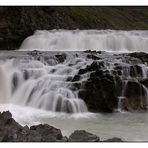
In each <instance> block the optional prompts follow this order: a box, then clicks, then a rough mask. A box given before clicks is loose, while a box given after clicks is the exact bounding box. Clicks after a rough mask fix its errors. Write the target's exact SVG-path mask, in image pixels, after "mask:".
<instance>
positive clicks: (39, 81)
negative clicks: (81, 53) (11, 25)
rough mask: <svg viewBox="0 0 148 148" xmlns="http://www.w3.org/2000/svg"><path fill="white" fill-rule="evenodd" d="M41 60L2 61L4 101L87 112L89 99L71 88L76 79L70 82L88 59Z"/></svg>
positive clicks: (0, 94) (0, 77)
mask: <svg viewBox="0 0 148 148" xmlns="http://www.w3.org/2000/svg"><path fill="white" fill-rule="evenodd" d="M53 57H54V56H53ZM49 59H50V58H49ZM41 61H42V60H41ZM41 61H40V60H39V61H37V60H35V59H33V57H31V58H22V59H18V58H16V59H12V60H4V61H1V63H0V104H7V103H8V104H9V103H11V104H15V105H19V106H30V107H34V108H38V109H43V110H49V111H53V112H67V113H81V112H87V107H86V105H85V102H84V101H83V100H81V99H80V98H78V94H77V92H76V91H73V90H71V89H70V87H71V85H72V82H69V81H67V79H68V77H73V76H74V75H75V74H76V73H77V72H78V70H79V69H78V68H77V67H85V64H86V63H85V62H86V61H85V60H84V59H80V58H73V59H70V58H69V59H66V60H65V62H64V63H58V62H57V60H56V59H53V60H52V62H51V63H50V62H49V63H43V62H41ZM53 61H54V62H53Z"/></svg>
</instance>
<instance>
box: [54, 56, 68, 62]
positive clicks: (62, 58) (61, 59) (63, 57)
mask: <svg viewBox="0 0 148 148" xmlns="http://www.w3.org/2000/svg"><path fill="white" fill-rule="evenodd" d="M55 57H56V59H57V61H58V62H59V63H63V62H64V61H65V59H66V54H61V55H55Z"/></svg>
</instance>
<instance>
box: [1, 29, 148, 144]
mask: <svg viewBox="0 0 148 148" xmlns="http://www.w3.org/2000/svg"><path fill="white" fill-rule="evenodd" d="M87 49H91V50H104V51H106V52H111V53H112V52H116V53H117V54H118V53H121V52H133V51H137V52H147V51H148V31H113V30H101V31H99V30H87V31H86V30H84V31H80V30H73V31H68V30H52V31H46V30H44V31H36V32H35V34H34V35H32V36H30V37H28V38H26V39H25V40H24V42H23V43H22V45H21V47H20V49H19V50H17V51H11V52H7V51H1V53H0V111H4V110H9V111H10V112H11V113H12V115H13V117H14V119H15V120H16V121H17V122H19V123H20V124H22V125H26V124H27V125H29V126H31V125H34V124H40V123H48V124H50V125H52V126H54V127H57V128H59V129H61V131H62V133H63V135H65V136H69V135H70V134H71V133H72V132H73V131H74V130H78V129H81V130H86V131H88V132H92V133H94V134H96V135H98V136H99V137H100V138H101V139H102V140H103V139H107V138H112V137H120V138H122V139H123V140H126V141H148V112H147V111H145V112H134V113H133V112H132V113H131V112H124V111H121V110H120V109H121V108H120V104H119V106H118V107H119V108H118V110H117V112H114V113H110V114H107V113H90V112H88V110H87V106H86V104H85V102H84V101H83V100H81V99H80V98H78V92H77V91H72V90H71V89H70V88H71V87H72V83H71V82H67V79H68V78H70V77H72V76H74V75H75V74H77V73H78V70H79V69H81V68H85V67H86V66H87V64H88V63H91V62H92V61H91V59H89V60H88V59H85V57H83V53H82V55H81V56H76V57H72V56H71V55H70V53H69V56H68V58H66V60H65V61H64V63H62V64H61V63H60V64H59V63H57V61H56V59H55V58H54V56H52V53H53V52H54V51H56V52H57V51H58V52H61V51H65V52H66V51H70V52H73V51H75V52H76V51H77V50H79V51H83V50H87ZM33 50H39V51H40V52H43V51H45V50H46V52H47V51H48V52H49V53H50V54H51V56H50V57H48V59H47V60H45V59H46V58H42V57H40V59H38V60H37V59H34V58H33V57H32V56H31V55H29V56H28V55H27V52H29V51H33ZM141 67H142V69H144V70H143V74H142V77H143V78H147V74H148V73H147V66H145V65H144V66H143V65H142V66H141ZM126 76H128V75H126ZM88 77H89V73H88V74H86V75H84V76H83V77H81V79H80V81H84V80H86V79H88ZM144 89H145V88H144ZM145 90H146V93H147V89H145ZM122 95H124V94H122ZM122 95H121V96H120V97H119V99H122V98H121V97H124V96H122ZM146 97H147V95H146ZM67 112H68V113H67Z"/></svg>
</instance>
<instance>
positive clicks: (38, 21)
mask: <svg viewBox="0 0 148 148" xmlns="http://www.w3.org/2000/svg"><path fill="white" fill-rule="evenodd" d="M147 18H148V7H96V6H95V7H82V6H81V7H74V6H73V7H47V6H46V7H39V6H33V7H24V6H23V7H2V6H1V7H0V50H12V49H16V48H19V46H20V45H21V42H22V41H23V40H24V38H26V37H27V36H29V35H31V34H33V32H34V31H35V30H37V29H40V30H44V29H46V30H50V29H115V30H148V19H147Z"/></svg>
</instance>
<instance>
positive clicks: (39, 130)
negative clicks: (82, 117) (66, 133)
mask: <svg viewBox="0 0 148 148" xmlns="http://www.w3.org/2000/svg"><path fill="white" fill-rule="evenodd" d="M0 141H2V142H64V141H67V137H63V136H62V133H61V131H60V130H59V129H56V128H54V127H52V126H50V125H47V124H40V125H37V126H31V127H30V129H29V127H27V126H25V127H23V126H21V125H20V124H18V123H17V122H16V121H15V120H14V119H13V118H12V115H11V113H10V112H8V111H7V112H3V113H0Z"/></svg>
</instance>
